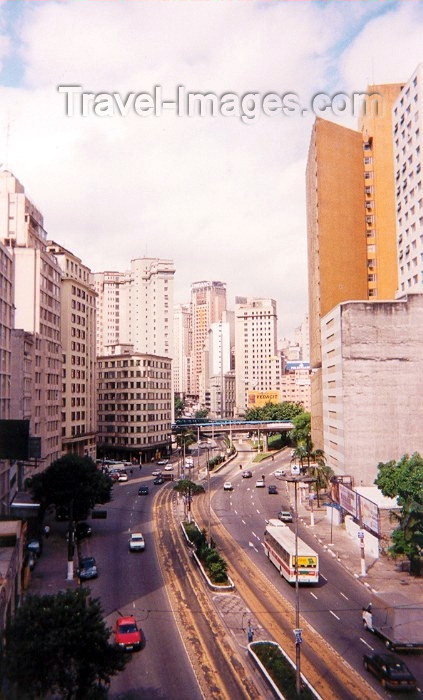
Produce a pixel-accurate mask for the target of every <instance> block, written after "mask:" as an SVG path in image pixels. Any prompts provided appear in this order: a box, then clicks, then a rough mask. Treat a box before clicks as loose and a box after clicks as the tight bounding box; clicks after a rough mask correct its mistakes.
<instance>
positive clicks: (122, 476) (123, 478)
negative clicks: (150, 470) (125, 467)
mask: <svg viewBox="0 0 423 700" xmlns="http://www.w3.org/2000/svg"><path fill="white" fill-rule="evenodd" d="M118 481H128V474H127V473H126V472H119V474H118Z"/></svg>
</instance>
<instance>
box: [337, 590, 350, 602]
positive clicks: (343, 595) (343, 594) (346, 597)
mask: <svg viewBox="0 0 423 700" xmlns="http://www.w3.org/2000/svg"><path fill="white" fill-rule="evenodd" d="M339 592H340V594H341V595H342V597H343V598H345V600H349V598H348V596H346V595H345V593H342V591H339Z"/></svg>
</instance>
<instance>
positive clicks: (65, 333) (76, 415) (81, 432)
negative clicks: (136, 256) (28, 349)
mask: <svg viewBox="0 0 423 700" xmlns="http://www.w3.org/2000/svg"><path fill="white" fill-rule="evenodd" d="M47 250H48V251H49V252H50V253H51V254H52V255H54V257H55V258H56V260H57V262H58V263H59V265H60V269H61V271H62V290H61V298H62V304H61V339H62V353H63V366H62V413H61V419H62V451H63V453H64V454H76V455H79V456H80V457H84V456H88V457H91V458H92V459H94V460H95V458H96V432H97V405H96V404H97V393H96V373H95V343H96V337H95V335H96V323H95V319H96V294H95V292H94V289H93V288H92V287H91V286H90V284H89V277H90V270H89V268H88V267H87V266H86V265H84V264H83V263H82V261H81V260H80V259H79V258H78V257H76V255H74V254H73V253H70V252H69V251H68V250H66V248H64V247H63V246H61V245H59V244H58V243H55V242H54V241H47Z"/></svg>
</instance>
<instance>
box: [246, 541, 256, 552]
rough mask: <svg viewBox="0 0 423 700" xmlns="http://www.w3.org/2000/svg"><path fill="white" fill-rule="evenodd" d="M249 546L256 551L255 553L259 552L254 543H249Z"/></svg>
mask: <svg viewBox="0 0 423 700" xmlns="http://www.w3.org/2000/svg"><path fill="white" fill-rule="evenodd" d="M248 546H249V547H251V549H254V551H255V552H258V549H257V547H256V546H255V544H254V542H249V543H248Z"/></svg>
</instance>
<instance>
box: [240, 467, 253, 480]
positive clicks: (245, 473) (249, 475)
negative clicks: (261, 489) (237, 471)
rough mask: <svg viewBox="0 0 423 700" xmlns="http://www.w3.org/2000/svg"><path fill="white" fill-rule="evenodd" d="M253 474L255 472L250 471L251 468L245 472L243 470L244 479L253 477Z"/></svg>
mask: <svg viewBox="0 0 423 700" xmlns="http://www.w3.org/2000/svg"><path fill="white" fill-rule="evenodd" d="M252 476H253V472H252V471H250V469H246V470H245V472H242V478H243V479H251V477H252Z"/></svg>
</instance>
